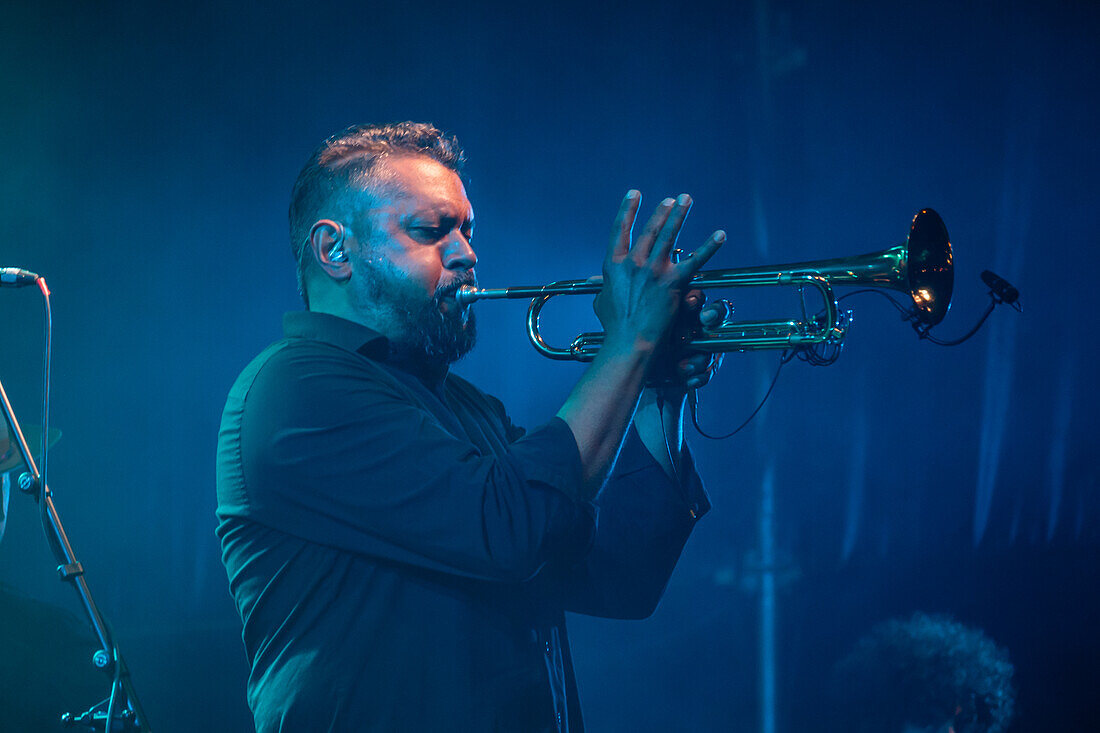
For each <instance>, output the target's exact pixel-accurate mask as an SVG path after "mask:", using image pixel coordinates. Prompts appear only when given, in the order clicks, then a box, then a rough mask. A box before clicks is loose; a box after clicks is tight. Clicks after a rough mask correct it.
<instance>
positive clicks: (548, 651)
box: [546, 642, 550, 654]
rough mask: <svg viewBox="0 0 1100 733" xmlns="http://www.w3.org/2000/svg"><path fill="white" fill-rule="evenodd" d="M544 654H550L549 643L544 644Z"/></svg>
mask: <svg viewBox="0 0 1100 733" xmlns="http://www.w3.org/2000/svg"><path fill="white" fill-rule="evenodd" d="M546 653H547V654H549V653H550V642H546Z"/></svg>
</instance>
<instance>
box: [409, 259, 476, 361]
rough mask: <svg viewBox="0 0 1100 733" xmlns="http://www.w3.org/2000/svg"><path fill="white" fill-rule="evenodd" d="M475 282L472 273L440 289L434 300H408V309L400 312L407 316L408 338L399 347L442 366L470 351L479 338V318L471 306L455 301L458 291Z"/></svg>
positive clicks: (412, 354) (433, 297) (410, 354)
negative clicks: (464, 306) (475, 315)
mask: <svg viewBox="0 0 1100 733" xmlns="http://www.w3.org/2000/svg"><path fill="white" fill-rule="evenodd" d="M475 284H476V281H475V280H474V277H473V275H469V276H468V277H463V279H461V280H459V281H457V282H454V283H451V284H449V285H447V286H445V287H440V288H436V291H435V294H434V295H432V298H431V300H426V301H421V302H420V304H419V305H417V304H415V303H414V302H413V301H411V300H410V301H408V303H407V310H405V311H399V312H401V313H402V314H403V317H404V318H405V319H406V320H405V323H404V324H403V325H404V326H405V328H404V329H403V332H404V333H405V334H406V335H407V337H406V339H405V340H404V342H399V343H397V344H395V346H397V347H398V349H399V350H402V351H405V352H406V353H407V354H408V355H409V356H413V357H423V358H424V359H426V360H427V361H429V362H431V363H433V364H437V365H440V366H446V365H450V364H453V363H454V362H456V361H458V360H459V359H461V358H462V357H464V356H466V354H468V353H470V349H472V348H474V343H475V342H476V341H477V319H476V318H475V317H474V312H473V311H472V310H471V309H469V308H463V307H461V306H459V305H458V304H457V303H456V302H455V300H454V294H455V292H456V291H457V290H458V289H459V288H460V287H462V286H463V285H475ZM445 298H446V299H447V303H446V306H444V304H443V301H444V299H445Z"/></svg>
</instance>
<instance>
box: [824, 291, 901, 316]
mask: <svg viewBox="0 0 1100 733" xmlns="http://www.w3.org/2000/svg"><path fill="white" fill-rule="evenodd" d="M860 293H874V294H875V295H880V296H882V297H883V298H886V299H887V300H888V301H890V304H891V305H893V306H894V308H895V309H897V311H898V313H901V314H902V315H903V316H906V317H907V318H908V317H910V316H911V315H912V314H911V313H910V312H909V310H908V309H906V308H905V306H903V305H902V304H901V303H899V302H898V301H897V300H896V299H894V298H893V297H891V296H890V295H889V294H888V293H886V292H884V291H882V290H875V289H874V288H860V289H859V290H850V291H848V292H847V293H845V294H844V295H842V296H840V297H839V298H837V299H836V302H838V303H839V302H840V301H842V300H844V299H845V298H850V297H852V296H853V295H859V294H860Z"/></svg>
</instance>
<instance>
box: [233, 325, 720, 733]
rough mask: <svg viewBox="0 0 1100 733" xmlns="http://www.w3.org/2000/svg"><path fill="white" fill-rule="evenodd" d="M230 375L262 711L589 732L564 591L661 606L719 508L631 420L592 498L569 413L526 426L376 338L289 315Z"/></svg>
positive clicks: (320, 723)
mask: <svg viewBox="0 0 1100 733" xmlns="http://www.w3.org/2000/svg"><path fill="white" fill-rule="evenodd" d="M284 330H285V338H283V339H282V340H280V341H277V342H276V343H274V344H272V345H271V346H269V347H268V348H267V349H265V350H264V351H263V352H262V353H261V354H260V355H259V356H258V357H257V358H256V359H255V360H253V362H252V363H251V364H250V365H249V366H248V367H247V368H246V369H245V370H244V372H243V373H242V374H241V376H240V377H239V378H238V379H237V382H236V383H235V384H234V385H233V388H232V390H231V391H230V393H229V398H228V400H227V403H226V406H225V411H224V414H223V417H222V425H221V431H220V434H219V440H218V467H217V468H218V471H217V486H218V518H219V520H220V523H219V526H218V530H217V532H218V536H219V537H220V539H221V543H222V551H223V560H224V563H225V566H226V571H227V573H228V575H229V583H230V590H231V591H232V593H233V596H234V599H235V600H236V604H237V608H238V610H239V612H240V614H241V618H242V620H243V622H244V633H243V638H244V643H245V651H246V653H247V656H248V660H249V662H250V664H251V666H252V672H251V675H250V677H249V682H248V701H249V705H250V706H251V708H252V711H253V714H254V716H255V718H256V727H257V730H258V731H260V732H261V733H267V732H268V731H307V730H332V731H343V730H348V731H352V730H354V731H364V730H377V731H428V730H433V731H434V730H456V731H467V730H468V731H543V730H551V731H553V730H562V731H564V730H573V731H579V730H582V726H581V722H580V708H579V704H578V700H577V693H576V687H575V682H574V678H573V670H572V663H571V660H570V657H569V646H568V641H567V639H566V634H565V621H564V613H563V612H564V611H565V610H574V611H578V612H581V613H589V614H596V615H602V616H613V617H635V618H636V617H642V616H646V615H648V614H649V613H651V612H652V610H653V608H654V607H655V605H656V603H657V600H658V599H659V598H660V595H661V593H662V591H663V589H664V586H665V583H666V582H667V580H668V576H669V574H670V573H671V571H672V568H673V566H674V565H675V563H676V560H677V558H678V557H679V554H680V550H681V549H682V547H683V543H684V542H685V541H686V539H687V536H688V534H689V533H690V531H691V528H692V526H693V524H694V522H695V520H696V518H698V517H699V516H701V515H702V514H703V513H704V512H705V511H706V509H707V507H708V506H709V504H708V503H707V499H706V495H705V492H704V491H703V489H702V486H701V484H700V483H699V480H698V476H697V475H696V473H695V471H694V469H692V468H691V467H690V462H688V466H687V470H686V471H685V473H684V475H685V477H686V478H685V479H684V480H683V481H682V482H681V485H676V484H675V483H674V482H673V481H671V480H670V479H668V477H667V476H666V475H665V474H664V472H663V470H662V469H661V468H660V467H659V466H658V464H657V463H656V462H655V461H654V460H653V459H652V457H651V456H650V455H649V453H648V451H646V449H645V448H644V446H642V444H641V442H640V440H639V439H638V437H637V435H636V433H634V431H633V430H631V435H630V436H629V437H628V439H627V441H626V444H625V445H624V448H623V451H622V453H621V455H620V457H619V460H618V461H617V464H616V470H615V472H614V473H613V475H612V478H611V479H609V481H608V484H607V485H606V486H605V487H604V489H603V490H602V491H601V493H600V495H599V496H598V497H597V498H596V500H595V501H594V502H585V501H582V499H581V484H582V480H581V463H580V456H579V453H578V451H577V447H576V442H575V440H574V438H573V435H572V432H571V431H570V430H569V427H568V426H567V425H566V424H565V422H563V421H562V420H560V419H558V418H554V419H552V420H551V421H550V422H549V423H547V424H546V425H544V426H542V427H541V428H538V429H536V430H533V431H531V432H527V433H525V432H524V431H523V430H522V429H520V428H517V427H516V426H514V425H513V424H512V423H511V421H510V420H509V419H508V417H507V415H506V414H505V411H504V408H503V406H502V405H501V403H500V402H499V401H498V400H496V399H494V398H492V397H490V396H488V395H486V394H484V393H482V392H481V391H479V390H478V389H477V388H475V387H474V386H473V385H471V384H470V383H468V382H466V381H465V380H463V379H461V378H459V377H456V376H454V375H448V376H447V377H445V378H444V379H443V380H442V381H441V382H439V383H435V384H432V383H426V382H424V381H422V380H421V379H419V378H418V377H416V376H414V375H413V374H411V373H409V372H408V371H405V370H403V369H401V368H400V367H399V366H398V365H397V364H395V363H393V362H392V361H391V360H390V359H389V347H388V343H387V341H386V339H385V338H383V337H382V336H380V335H378V334H377V333H375V332H373V331H370V330H369V329H366V328H364V327H363V326H360V325H358V324H355V323H352V322H350V321H346V320H343V319H340V318H336V317H334V316H329V315H325V314H318V313H310V312H300V313H289V314H287V316H286V319H285V323H284Z"/></svg>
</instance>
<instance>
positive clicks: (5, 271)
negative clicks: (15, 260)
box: [0, 267, 38, 288]
mask: <svg viewBox="0 0 1100 733" xmlns="http://www.w3.org/2000/svg"><path fill="white" fill-rule="evenodd" d="M37 280H38V275H37V274H35V273H33V272H30V271H28V270H21V269H19V268H18V267H0V287H5V288H25V287H27V286H28V285H34V283H35V281H37Z"/></svg>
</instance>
